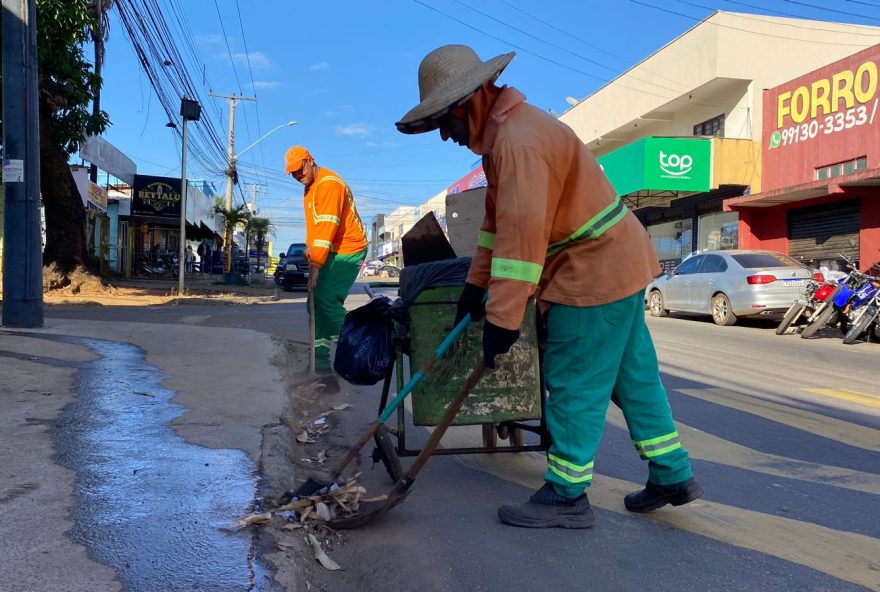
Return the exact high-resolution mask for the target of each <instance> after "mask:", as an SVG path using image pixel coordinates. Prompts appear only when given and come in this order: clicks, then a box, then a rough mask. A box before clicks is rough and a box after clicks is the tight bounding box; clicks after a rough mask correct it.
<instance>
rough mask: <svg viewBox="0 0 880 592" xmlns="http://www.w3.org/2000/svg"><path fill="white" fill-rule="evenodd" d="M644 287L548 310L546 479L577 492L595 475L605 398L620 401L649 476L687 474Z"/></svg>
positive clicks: (668, 478)
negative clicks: (608, 300)
mask: <svg viewBox="0 0 880 592" xmlns="http://www.w3.org/2000/svg"><path fill="white" fill-rule="evenodd" d="M643 298H644V296H643V294H642V292H638V293H637V294H633V295H632V296H629V297H627V298H623V299H621V300H617V301H615V302H611V303H609V304H603V305H601V306H587V307H574V306H564V305H559V304H554V305H552V306H551V308H550V310H549V312H548V314H547V336H548V341H547V350H546V355H545V358H544V375H545V379H546V382H547V390H548V392H549V398H548V400H547V407H546V421H547V428H548V430H549V431H550V437H551V439H552V442H553V443H552V445H551V447H550V450H549V452H548V454H547V473H546V474H545V477H544V478H545V479H546V480H547V481H549V482H550V483H552V484H553V487H554V489H555V490H556V491H557V492H558V493H559V494H561V495H564V496H567V497H577V496H579V495H580V494H581V493H583V491H584V489H585V488H587V487H589V486H590V483H591V482H592V479H593V457H594V456H595V454H596V450H597V449H598V448H599V442H600V440H601V439H602V430H603V428H604V425H605V414H606V412H607V410H608V403H609V401H614V403H615V404H616V405H617V406H618V407H620V409H621V410H622V411H623V415H624V417H625V418H626V425H627V427H628V429H629V433H630V437H631V438H632V441H633V444H634V445H635V448H636V451H637V452H638V453H639V455H640V456H641V457H642V459H645V460H647V461H648V479H649V480H650V481H651V482H653V483H656V484H658V485H669V484H672V483H678V482H681V481H684V480H686V479H689V478H690V477H691V476H692V472H691V466H690V462H689V460H688V454H687V451H686V450H685V449H684V448H683V447H682V445H681V443H680V442H679V439H678V432H677V431H676V429H675V424H674V422H673V420H672V412H671V410H670V408H669V401H668V399H667V396H666V389H664V387H663V384H662V383H661V382H660V371H659V369H658V365H657V354H656V352H655V351H654V343H653V341H652V340H651V334H650V333H649V332H648V327H647V325H646V324H645V311H644V300H643Z"/></svg>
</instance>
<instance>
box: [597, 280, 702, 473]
mask: <svg viewBox="0 0 880 592" xmlns="http://www.w3.org/2000/svg"><path fill="white" fill-rule="evenodd" d="M643 298H644V294H643V292H641V291H639V292H638V293H636V294H633V295H632V296H629V297H627V298H625V299H624V300H623V301H618V302H621V303H622V304H623V305H624V306H625V308H627V309H628V311H629V314H630V315H631V317H632V319H633V322H632V327H631V330H630V332H629V336H628V343H627V345H626V348H625V350H624V352H623V360H622V363H621V365H620V373H619V375H618V378H617V383H616V384H615V385H614V402H615V403H616V404H617V406H618V407H620V409H621V411H623V416H624V418H625V419H626V425H627V427H628V428H629V433H630V437H631V438H632V441H633V444H634V445H635V447H636V450H637V451H638V453H639V456H641V457H642V458H643V459H645V460H647V461H648V479H649V480H650V481H651V482H652V483H656V484H658V485H669V484H672V483H679V482H681V481H684V480H686V479H689V478H690V477H692V476H693V472H692V470H691V465H690V461H689V460H688V453H687V450H685V448H684V447H683V446H682V445H681V442H680V441H679V438H678V431H677V430H676V429H675V422H674V421H673V419H672V410H671V409H670V407H669V399H668V397H667V395H666V389H665V388H664V387H663V383H662V382H661V380H660V369H659V367H658V364H657V353H656V351H655V350H654V342H653V341H652V339H651V333H650V332H649V331H648V326H647V325H646V324H645V311H644V300H643Z"/></svg>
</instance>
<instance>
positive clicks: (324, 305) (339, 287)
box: [309, 251, 366, 370]
mask: <svg viewBox="0 0 880 592" xmlns="http://www.w3.org/2000/svg"><path fill="white" fill-rule="evenodd" d="M365 257H366V251H361V252H360V253H352V254H348V255H340V254H338V253H331V254H330V256H329V257H327V261H326V262H325V263H324V266H323V267H322V268H321V271H320V272H319V273H318V283H317V285H316V286H315V289H314V291H313V292H312V293H311V294H309V298H314V299H315V365H316V366H317V368H318V370H330V346H331V345H332V343H333V342H334V341H336V340H337V339H338V338H339V330H340V329H341V328H342V322H343V321H344V320H345V306H344V304H345V299H346V298H347V297H348V291H349V290H351V286H352V284H354V281H355V280H356V279H357V276H358V272H360V268H361V263H362V262H363V260H364V258H365Z"/></svg>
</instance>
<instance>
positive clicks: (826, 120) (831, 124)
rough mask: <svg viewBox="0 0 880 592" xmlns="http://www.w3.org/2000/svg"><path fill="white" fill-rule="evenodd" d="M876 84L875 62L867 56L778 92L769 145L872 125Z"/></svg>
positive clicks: (806, 140) (777, 146) (795, 141)
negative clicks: (864, 58) (852, 63)
mask: <svg viewBox="0 0 880 592" xmlns="http://www.w3.org/2000/svg"><path fill="white" fill-rule="evenodd" d="M820 72H821V71H820ZM877 83H878V73H877V61H875V59H867V60H864V61H860V62H859V63H858V64H855V65H853V66H850V67H843V66H841V67H838V69H836V71H833V72H831V73H830V74H825V75H821V74H819V76H818V77H816V78H814V79H813V80H811V81H809V82H804V83H802V84H798V85H797V86H795V87H794V88H791V89H790V90H784V91H782V92H780V93H779V94H778V96H777V97H776V121H775V124H776V125H775V127H774V131H773V133H772V134H771V136H770V142H769V148H771V149H774V148H780V147H784V146H789V145H792V144H797V143H801V142H809V141H811V140H815V138H817V137H821V136H828V135H832V134H838V133H840V132H843V131H846V130H850V129H854V128H859V127H863V126H871V125H873V124H874V122H875V121H876V117H877V105H878V102H880V99H878V97H877Z"/></svg>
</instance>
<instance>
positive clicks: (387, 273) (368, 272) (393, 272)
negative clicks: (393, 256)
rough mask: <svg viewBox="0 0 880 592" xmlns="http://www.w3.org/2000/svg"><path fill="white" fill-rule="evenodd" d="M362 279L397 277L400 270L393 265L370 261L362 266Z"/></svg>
mask: <svg viewBox="0 0 880 592" xmlns="http://www.w3.org/2000/svg"><path fill="white" fill-rule="evenodd" d="M363 275H364V277H380V278H390V277H399V276H400V270H399V269H398V268H396V267H394V266H393V265H388V264H385V263H382V262H381V261H370V262H368V263H367V264H366V265H365V266H364V273H363Z"/></svg>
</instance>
